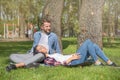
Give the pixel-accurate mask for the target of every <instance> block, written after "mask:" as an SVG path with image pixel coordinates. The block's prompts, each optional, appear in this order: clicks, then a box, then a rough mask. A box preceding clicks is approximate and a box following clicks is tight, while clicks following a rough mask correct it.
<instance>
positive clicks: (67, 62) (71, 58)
mask: <svg viewBox="0 0 120 80" xmlns="http://www.w3.org/2000/svg"><path fill="white" fill-rule="evenodd" d="M76 59H80V55H79V54H73V55H72V56H71V57H70V58H68V59H67V60H66V61H65V64H69V63H70V62H71V61H72V60H76Z"/></svg>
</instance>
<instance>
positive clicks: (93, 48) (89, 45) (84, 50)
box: [69, 39, 108, 65]
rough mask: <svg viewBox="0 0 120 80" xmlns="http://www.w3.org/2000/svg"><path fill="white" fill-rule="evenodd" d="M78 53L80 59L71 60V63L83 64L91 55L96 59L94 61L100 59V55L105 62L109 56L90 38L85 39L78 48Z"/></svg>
mask: <svg viewBox="0 0 120 80" xmlns="http://www.w3.org/2000/svg"><path fill="white" fill-rule="evenodd" d="M76 53H77V54H80V56H81V57H80V59H77V60H73V61H71V63H70V64H69V65H78V64H82V63H84V62H85V61H86V59H87V58H88V57H89V56H91V57H92V58H93V59H94V61H96V60H98V57H100V58H101V59H102V60H104V61H105V62H107V61H108V58H107V57H106V55H105V54H104V53H103V51H102V50H101V49H100V47H99V46H98V45H97V44H95V43H93V42H92V41H91V40H90V39H87V40H86V41H84V42H83V44H82V45H81V46H80V47H79V48H78V50H77V51H76Z"/></svg>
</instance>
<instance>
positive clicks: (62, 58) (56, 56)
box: [48, 53, 72, 64]
mask: <svg viewBox="0 0 120 80" xmlns="http://www.w3.org/2000/svg"><path fill="white" fill-rule="evenodd" d="M71 56H72V55H62V54H59V53H54V54H49V55H48V57H51V58H54V59H55V60H56V61H58V62H61V63H62V64H63V63H64V61H66V60H67V59H68V58H70V57H71Z"/></svg>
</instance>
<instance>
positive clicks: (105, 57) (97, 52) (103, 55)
mask: <svg viewBox="0 0 120 80" xmlns="http://www.w3.org/2000/svg"><path fill="white" fill-rule="evenodd" d="M93 46H94V48H95V52H96V54H97V55H98V56H99V57H100V58H101V59H102V60H104V61H105V62H107V61H108V60H109V59H108V57H107V56H106V55H105V54H104V52H103V51H102V50H101V49H100V47H99V46H98V45H97V44H93Z"/></svg>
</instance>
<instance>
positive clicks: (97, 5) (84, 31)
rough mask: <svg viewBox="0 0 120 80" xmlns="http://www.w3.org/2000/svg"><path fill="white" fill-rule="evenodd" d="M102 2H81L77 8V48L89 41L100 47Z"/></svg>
mask: <svg viewBox="0 0 120 80" xmlns="http://www.w3.org/2000/svg"><path fill="white" fill-rule="evenodd" d="M103 4H104V0H82V1H81V6H80V8H79V29H80V33H79V34H78V46H80V44H81V43H82V42H83V41H85V40H86V39H88V38H89V39H91V40H92V41H93V42H95V43H97V44H98V45H99V46H100V47H102V6H103Z"/></svg>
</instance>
